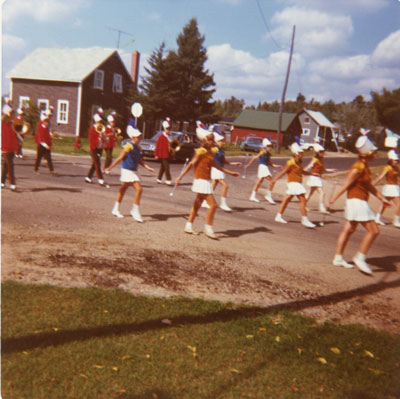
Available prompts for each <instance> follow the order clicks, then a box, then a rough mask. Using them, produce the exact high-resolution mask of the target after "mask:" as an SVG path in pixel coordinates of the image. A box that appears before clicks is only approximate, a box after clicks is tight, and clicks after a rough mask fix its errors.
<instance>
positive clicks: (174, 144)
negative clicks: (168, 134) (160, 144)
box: [169, 139, 182, 157]
mask: <svg viewBox="0 0 400 399" xmlns="http://www.w3.org/2000/svg"><path fill="white" fill-rule="evenodd" d="M169 148H170V151H171V155H172V157H174V156H175V154H176V153H177V152H178V151H180V149H181V148H182V143H181V142H180V141H179V140H177V139H174V140H172V141H171V142H170V143H169Z"/></svg>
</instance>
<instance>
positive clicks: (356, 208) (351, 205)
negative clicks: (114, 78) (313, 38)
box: [1, 103, 400, 274]
mask: <svg viewBox="0 0 400 399" xmlns="http://www.w3.org/2000/svg"><path fill="white" fill-rule="evenodd" d="M131 112H132V115H133V116H134V117H135V119H136V118H137V117H138V116H140V114H141V107H140V112H138V106H137V103H135V104H134V105H133V106H132V108H131ZM14 115H15V111H14V110H13V109H12V107H11V105H9V104H6V105H5V106H4V107H3V110H2V182H1V187H2V188H5V186H6V179H7V177H8V180H9V183H10V189H11V190H13V191H16V179H15V175H14V157H15V156H16V155H21V156H22V148H21V147H22V141H23V136H24V135H25V134H26V133H28V132H29V131H30V126H29V124H28V123H26V122H25V121H24V112H23V110H18V116H17V117H16V118H15V117H14ZM50 117H51V113H48V112H42V113H41V117H40V122H39V124H38V127H37V130H36V134H35V142H36V144H37V150H36V160H35V164H34V172H36V173H38V171H39V167H40V163H41V159H42V158H43V157H44V158H45V159H46V161H47V164H48V168H49V170H50V172H51V174H53V175H55V172H54V167H53V162H52V158H51V149H52V148H53V137H54V136H52V133H51V130H50V127H49V123H50ZM106 121H107V123H105V120H104V117H103V110H102V109H101V108H98V110H97V112H96V114H94V116H93V124H92V125H91V127H90V129H89V133H88V138H89V148H90V157H91V161H92V164H91V166H90V169H89V171H88V173H87V176H86V177H85V182H86V183H92V178H93V175H94V173H96V177H97V180H98V183H99V184H100V185H101V186H104V187H106V188H109V186H108V185H107V184H106V183H105V181H104V178H103V172H104V173H105V174H109V173H110V171H111V169H113V168H114V167H115V166H117V165H118V164H121V176H120V181H121V186H120V189H119V192H118V195H117V198H116V201H115V203H114V207H113V209H112V211H111V213H112V215H114V216H116V217H117V218H123V215H122V214H121V212H120V204H121V201H122V199H123V197H124V195H125V192H126V190H127V188H128V187H129V186H132V187H133V188H134V190H135V195H134V202H133V207H132V210H131V216H132V217H133V219H134V220H136V221H137V222H140V223H141V222H143V219H142V216H141V214H140V211H139V205H140V199H141V195H142V191H143V188H142V185H141V183H140V177H139V174H138V173H137V171H138V166H139V165H141V166H142V167H144V168H145V169H147V170H149V171H150V172H152V173H154V169H153V168H151V167H150V166H148V165H147V164H146V163H144V162H143V160H142V159H141V149H140V144H139V143H140V139H141V136H142V133H141V132H140V131H139V130H138V129H137V127H136V123H135V120H134V119H133V118H132V117H131V118H130V121H129V123H128V126H127V128H126V135H127V136H128V139H125V140H123V141H122V142H121V140H122V138H123V136H125V135H123V134H122V131H121V129H119V128H118V127H117V126H116V114H115V112H113V113H111V114H109V115H108V117H107V118H106ZM162 126H163V133H162V134H161V135H160V136H159V139H158V141H157V146H156V152H155V155H156V158H157V159H159V160H160V162H161V166H160V170H159V173H158V176H157V182H158V183H161V182H162V178H163V175H164V173H165V176H166V183H167V184H168V185H171V180H172V179H171V174H170V170H169V163H168V158H169V156H170V153H171V150H172V149H173V150H174V151H179V148H180V147H179V146H178V147H173V146H172V140H171V139H170V129H171V121H170V120H169V119H166V120H165V121H164V122H163V124H162ZM361 133H362V135H361V136H360V137H359V139H358V140H357V142H356V149H357V151H358V154H359V159H358V160H357V161H356V162H355V163H354V165H353V166H352V168H351V169H350V171H349V174H348V177H347V179H346V181H345V182H344V183H343V185H342V187H341V188H340V189H339V190H338V191H337V192H336V193H334V194H333V196H332V197H331V198H329V199H328V202H327V203H326V202H325V197H324V192H323V190H322V174H323V173H324V172H328V173H334V172H337V170H336V169H325V167H324V165H323V156H324V151H325V149H324V148H323V147H322V146H321V145H320V144H319V143H316V144H315V146H314V150H315V156H314V157H313V159H312V161H311V162H310V164H309V165H308V166H307V167H306V168H303V165H302V159H303V150H302V149H301V147H300V146H299V145H298V144H297V143H293V144H292V145H291V146H290V150H291V152H292V155H293V156H292V158H291V159H290V160H289V161H287V163H286V166H285V167H283V168H282V166H280V165H276V164H274V163H272V161H271V155H270V150H271V148H272V143H271V142H270V141H269V140H268V139H264V141H263V146H264V149H263V150H261V151H260V153H259V154H257V155H255V156H254V157H253V158H252V159H251V160H250V161H249V162H248V163H247V164H245V165H244V170H246V169H247V168H248V167H249V166H250V165H251V164H252V163H253V162H254V161H255V160H258V164H259V165H258V174H257V182H256V184H255V186H254V187H253V190H252V193H251V197H250V200H251V201H254V202H259V200H258V199H257V198H256V193H257V191H258V189H259V187H260V186H261V184H262V182H263V180H264V179H267V180H268V181H269V186H268V190H267V194H266V196H265V199H266V200H267V201H268V202H269V203H271V204H275V201H274V200H273V199H272V195H271V193H272V190H273V188H274V185H275V183H276V182H277V181H278V180H279V179H280V178H281V177H283V176H284V175H287V191H286V196H285V198H284V199H283V201H282V202H281V204H280V208H279V211H278V213H277V214H276V217H275V221H276V222H279V223H287V221H286V220H285V219H283V216H282V215H283V212H284V211H285V209H286V207H287V205H288V204H289V202H290V201H291V200H292V199H293V198H294V197H297V198H298V199H299V204H300V211H301V216H302V217H301V224H302V225H304V226H305V227H307V228H310V229H314V228H315V227H316V225H315V224H314V223H312V222H311V221H310V220H309V219H308V216H307V208H306V204H307V201H308V200H309V199H310V197H311V195H312V194H313V193H314V192H315V191H318V192H319V194H320V201H319V210H320V212H322V213H324V214H329V208H330V207H331V206H332V205H333V203H334V202H335V201H336V200H337V199H338V198H339V197H340V196H341V195H342V194H344V193H347V199H346V210H345V219H346V222H345V225H344V227H343V230H342V231H341V233H340V234H339V237H338V241H337V245H336V253H335V256H334V259H333V262H332V264H333V265H334V266H343V267H345V268H353V265H352V264H350V263H348V262H346V261H345V260H344V258H343V253H344V250H345V247H346V244H347V242H348V240H349V238H350V236H351V235H352V234H353V232H354V231H355V230H356V227H357V225H358V224H361V225H362V226H363V227H364V228H365V229H366V234H365V236H364V238H363V240H362V242H361V244H360V248H359V251H358V252H357V254H356V255H355V256H354V257H353V262H354V264H355V265H356V266H357V267H358V269H359V270H360V271H362V272H363V273H365V274H372V270H371V269H370V267H369V265H368V264H367V263H366V254H367V252H368V250H369V249H370V247H371V245H372V243H373V241H374V240H375V239H376V237H377V236H378V234H379V228H378V226H377V225H378V224H379V225H384V223H383V222H382V220H381V215H382V214H383V212H384V211H385V209H386V208H387V207H388V206H390V205H391V203H392V202H393V204H394V205H395V212H394V213H395V215H394V220H393V225H394V226H395V227H400V189H399V174H400V171H399V156H398V154H397V151H396V149H397V148H398V142H397V139H395V138H392V137H391V138H390V140H386V141H385V145H386V146H387V147H389V148H390V151H389V152H388V164H387V166H386V167H385V168H384V169H383V171H382V173H381V174H380V175H379V176H378V177H377V178H376V179H375V180H374V181H372V178H371V171H370V169H369V166H368V163H369V162H370V161H371V160H372V159H373V158H374V154H375V152H376V150H377V148H376V147H375V146H374V145H373V144H372V142H371V141H370V140H369V138H368V136H367V134H366V132H365V131H362V132H361ZM196 135H197V138H198V140H199V142H200V146H199V147H198V148H197V149H196V150H195V153H194V156H193V158H192V159H191V160H190V161H189V162H186V163H185V165H184V167H183V168H182V170H181V173H180V175H179V176H178V177H177V178H176V180H175V186H174V190H173V192H174V191H175V189H176V187H177V186H178V185H179V184H180V183H181V181H182V179H183V177H184V176H185V175H186V174H187V173H188V172H189V171H190V169H191V168H193V169H194V180H193V184H192V191H193V192H194V193H195V194H196V196H195V199H194V202H193V205H192V207H191V210H190V212H189V216H188V220H187V222H186V225H185V226H184V229H183V231H184V232H185V233H188V234H196V235H197V234H198V233H197V232H196V231H195V230H194V229H193V223H194V221H195V218H196V216H197V215H198V211H199V209H200V207H201V206H202V204H203V202H204V203H206V204H207V208H208V210H207V213H206V223H205V226H204V234H205V235H206V236H207V237H209V238H211V239H218V237H217V235H216V234H215V232H214V230H213V221H214V215H215V212H216V209H217V203H216V201H215V198H214V195H213V194H214V190H215V188H216V186H217V185H218V184H221V186H222V195H221V204H220V208H221V209H222V210H224V211H226V212H232V209H231V208H230V207H229V206H228V205H227V201H226V197H227V191H228V185H227V183H226V181H225V174H228V175H231V176H235V177H239V176H240V174H239V173H238V172H233V171H231V170H228V169H226V168H225V164H227V165H232V166H241V163H240V162H229V161H227V160H226V158H225V153H224V151H223V146H224V144H225V138H224V136H223V135H222V134H221V132H219V131H218V130H215V128H214V126H210V129H206V128H205V126H204V125H203V124H202V123H201V122H198V123H197V129H196ZM117 142H121V145H122V149H123V150H122V152H121V155H120V156H119V157H118V158H117V159H116V160H115V161H113V160H112V153H113V149H114V147H115V145H116V143H117ZM103 150H104V151H105V153H106V159H105V164H104V168H103V169H102V168H101V157H102V153H103ZM187 161H188V160H187ZM269 167H274V168H282V171H280V172H279V173H278V174H277V175H276V176H275V177H272V174H271V171H270V170H269ZM303 175H309V180H308V186H309V187H310V190H309V192H308V193H307V190H306V189H305V187H304V185H303ZM243 178H244V176H243ZM383 179H385V185H384V186H383V190H382V193H380V192H379V191H378V190H377V189H376V188H375V184H377V183H378V182H379V181H380V180H383ZM173 192H172V193H171V194H170V195H171V196H172V195H173ZM369 193H372V194H373V195H375V196H376V197H377V198H378V199H379V200H380V201H381V206H380V208H379V211H378V213H377V214H376V215H375V213H374V212H373V211H372V210H371V208H370V207H369V205H368V197H369ZM320 225H321V226H322V224H320Z"/></svg>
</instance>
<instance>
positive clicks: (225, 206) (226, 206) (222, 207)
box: [219, 197, 232, 212]
mask: <svg viewBox="0 0 400 399" xmlns="http://www.w3.org/2000/svg"><path fill="white" fill-rule="evenodd" d="M219 207H220V208H221V209H222V210H223V211H225V212H232V209H231V208H229V206H228V204H227V203H226V198H225V197H221V205H220V206H219Z"/></svg>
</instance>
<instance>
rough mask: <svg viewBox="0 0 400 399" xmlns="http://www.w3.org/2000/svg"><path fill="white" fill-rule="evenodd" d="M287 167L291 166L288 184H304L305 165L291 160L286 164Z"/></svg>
mask: <svg viewBox="0 0 400 399" xmlns="http://www.w3.org/2000/svg"><path fill="white" fill-rule="evenodd" d="M286 166H289V171H288V173H287V182H288V183H292V182H295V183H302V182H303V165H302V162H301V161H299V163H297V162H296V160H295V159H294V158H291V159H289V161H287V162H286Z"/></svg>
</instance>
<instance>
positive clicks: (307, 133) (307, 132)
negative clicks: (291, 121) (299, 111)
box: [302, 128, 311, 136]
mask: <svg viewBox="0 0 400 399" xmlns="http://www.w3.org/2000/svg"><path fill="white" fill-rule="evenodd" d="M310 133H311V129H306V128H303V133H302V135H303V136H309V135H310Z"/></svg>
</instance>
